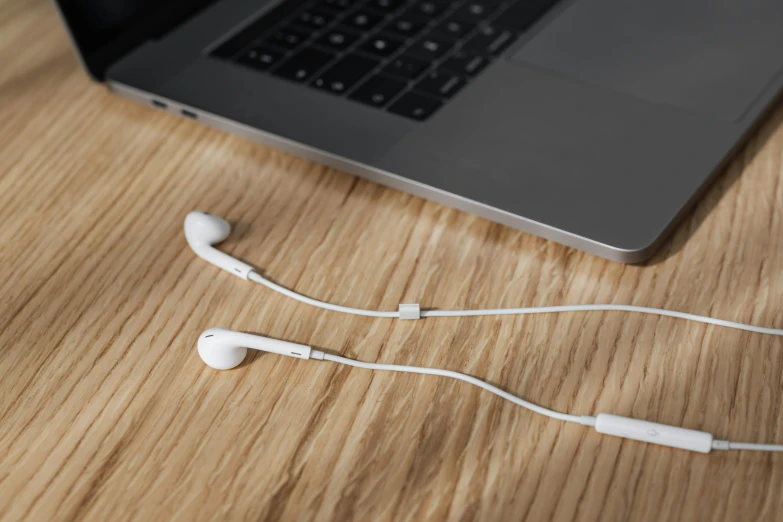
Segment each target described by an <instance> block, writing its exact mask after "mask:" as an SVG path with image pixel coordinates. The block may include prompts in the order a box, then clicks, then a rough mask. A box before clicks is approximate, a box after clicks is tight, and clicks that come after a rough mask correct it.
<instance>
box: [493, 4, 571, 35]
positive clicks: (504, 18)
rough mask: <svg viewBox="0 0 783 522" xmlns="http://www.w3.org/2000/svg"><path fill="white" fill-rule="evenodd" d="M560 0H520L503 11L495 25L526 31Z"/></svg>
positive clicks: (494, 22)
mask: <svg viewBox="0 0 783 522" xmlns="http://www.w3.org/2000/svg"><path fill="white" fill-rule="evenodd" d="M557 1H558V0H535V1H532V2H531V1H530V0H518V1H517V3H516V4H514V5H512V6H511V7H509V8H508V9H507V10H505V11H504V12H502V13H501V14H500V16H498V17H497V18H496V19H495V20H493V21H492V23H493V25H496V26H497V27H502V28H503V29H509V30H511V31H526V30H527V29H529V28H530V27H531V26H532V25H533V24H534V23H536V21H537V20H538V19H539V18H541V17H542V16H544V14H545V13H546V12H547V11H549V9H551V8H552V6H554V5H555V4H556V3H557Z"/></svg>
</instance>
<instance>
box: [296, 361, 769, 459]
mask: <svg viewBox="0 0 783 522" xmlns="http://www.w3.org/2000/svg"><path fill="white" fill-rule="evenodd" d="M308 358H311V359H316V360H321V361H331V362H335V363H338V364H345V365H347V366H353V367H355V368H363V369H366V370H379V371H390V372H402V373H418V374H425V375H438V376H441V377H449V378H451V379H457V380H460V381H464V382H467V383H469V384H472V385H474V386H478V387H479V388H483V389H485V390H487V391H489V392H491V393H494V394H495V395H497V396H499V397H502V398H504V399H506V400H507V401H510V402H513V403H514V404H516V405H518V406H522V407H523V408H526V409H528V410H530V411H532V412H534V413H538V414H540V415H545V416H547V417H550V418H552V419H557V420H561V421H565V422H573V423H576V424H581V425H583V426H593V427H594V428H595V430H596V431H598V432H599V433H604V434H608V435H614V436H617V437H622V438H626V439H634V440H639V441H642V442H650V443H653V444H660V445H663V446H669V447H674V448H680V449H686V450H690V451H697V452H700V453H709V452H710V451H711V450H752V451H774V452H783V445H779V444H754V443H746V442H730V441H727V440H715V439H713V437H712V435H711V434H709V433H706V432H702V431H696V430H690V429H685V428H678V427H676V426H669V425H666V424H658V423H653V422H647V421H642V420H638V419H632V418H630V417H621V416H617V415H607V414H604V413H602V414H600V415H598V416H597V417H591V416H588V415H581V416H580V415H569V414H567V413H560V412H557V411H554V410H550V409H548V408H544V407H543V406H539V405H537V404H533V403H532V402H528V401H526V400H523V399H520V398H519V397H516V396H514V395H511V394H510V393H508V392H506V391H503V390H501V389H500V388H498V387H496V386H492V385H491V384H488V383H486V382H484V381H482V380H480V379H476V378H475V377H471V376H470V375H465V374H464V373H459V372H453V371H450V370H440V369H438V368H421V367H418V366H402V365H397V364H379V363H368V362H362V361H356V360H353V359H347V358H345V357H340V356H338V355H330V354H328V353H324V352H322V351H319V350H311V351H310V353H309V356H308Z"/></svg>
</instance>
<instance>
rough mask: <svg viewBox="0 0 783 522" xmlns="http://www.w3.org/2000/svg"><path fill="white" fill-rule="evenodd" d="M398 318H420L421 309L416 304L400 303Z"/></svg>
mask: <svg viewBox="0 0 783 522" xmlns="http://www.w3.org/2000/svg"><path fill="white" fill-rule="evenodd" d="M399 310H400V319H421V309H420V308H419V305H418V304H401V305H400V308H399Z"/></svg>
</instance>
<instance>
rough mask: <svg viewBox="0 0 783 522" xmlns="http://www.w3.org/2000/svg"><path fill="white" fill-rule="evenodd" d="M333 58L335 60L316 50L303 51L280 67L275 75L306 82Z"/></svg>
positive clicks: (331, 56)
mask: <svg viewBox="0 0 783 522" xmlns="http://www.w3.org/2000/svg"><path fill="white" fill-rule="evenodd" d="M332 58H334V55H333V54H328V53H324V52H321V51H316V50H315V49H303V50H301V51H299V53H297V54H295V55H294V56H293V57H291V58H290V59H288V61H286V62H284V63H283V65H281V66H280V67H278V68H277V69H276V70H275V72H274V74H275V75H277V76H282V77H283V78H286V79H288V80H293V81H295V82H304V81H307V80H309V79H310V78H311V77H312V76H313V75H314V74H315V73H316V72H318V71H319V70H320V69H322V68H323V67H324V66H325V65H326V64H327V63H329V61H331V59H332Z"/></svg>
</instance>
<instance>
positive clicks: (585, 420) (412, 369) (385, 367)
mask: <svg viewBox="0 0 783 522" xmlns="http://www.w3.org/2000/svg"><path fill="white" fill-rule="evenodd" d="M321 353H322V352H316V353H312V354H311V357H313V358H314V359H315V358H320V357H319V356H320V355H321ZM323 360H325V361H332V362H336V363H340V364H346V365H348V366H354V367H356V368H364V369H366V370H380V371H389V372H402V373H423V374H426V375H440V376H441V377H450V378H452V379H457V380H460V381H465V382H467V383H470V384H472V385H474V386H478V387H479V388H484V389H485V390H487V391H489V392H492V393H494V394H495V395H498V396H500V397H503V398H504V399H506V400H507V401H511V402H513V403H514V404H516V405H518V406H522V407H523V408H526V409H528V410H530V411H533V412H535V413H538V414H541V415H546V416H547V417H551V418H553V419H558V420H561V421H565V422H575V423H577V424H583V425H585V426H593V425H594V424H595V418H594V417H588V416H579V415H569V414H567V413H560V412H557V411H554V410H549V409H547V408H544V407H542V406H538V405H537V404H533V403H532V402H528V401H525V400H522V399H520V398H519V397H516V396H514V395H511V394H510V393H508V392H505V391H503V390H501V389H500V388H497V387H495V386H492V385H491V384H488V383H486V382H484V381H482V380H481V379H476V378H475V377H471V376H470V375H465V374H464V373H459V372H452V371H450V370H440V369H437V368H420V367H418V366H401V365H397V364H378V363H368V362H361V361H355V360H353V359H346V358H345V357H339V356H337V355H330V354H328V353H324V354H323Z"/></svg>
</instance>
